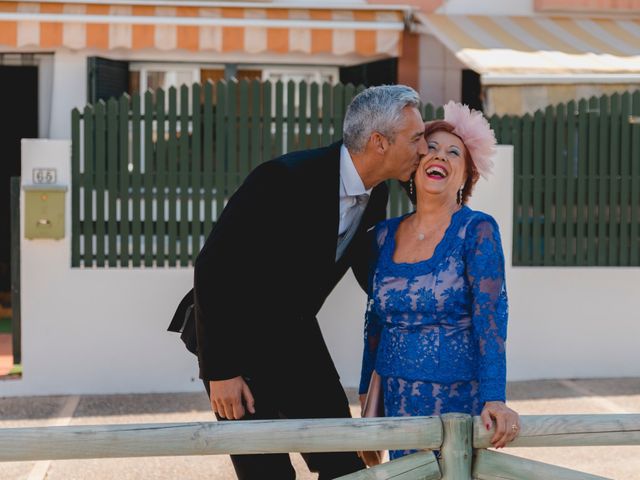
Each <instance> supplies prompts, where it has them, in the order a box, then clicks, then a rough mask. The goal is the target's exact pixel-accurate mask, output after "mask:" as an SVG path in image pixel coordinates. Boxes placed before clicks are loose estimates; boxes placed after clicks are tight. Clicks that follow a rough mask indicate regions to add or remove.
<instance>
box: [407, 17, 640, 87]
mask: <svg viewBox="0 0 640 480" xmlns="http://www.w3.org/2000/svg"><path fill="white" fill-rule="evenodd" d="M417 18H418V20H419V22H420V24H419V25H418V26H417V29H418V30H419V31H421V32H423V33H428V34H430V35H433V36H434V37H435V38H437V39H438V40H439V41H441V42H442V43H443V44H444V45H445V46H446V47H447V48H448V49H449V50H451V51H452V52H453V53H454V54H455V55H456V56H457V57H458V59H459V60H460V61H462V62H463V63H464V64H465V65H467V66H468V67H469V68H471V69H473V70H475V71H476V72H478V73H480V74H483V76H485V75H501V74H507V75H508V74H511V75H535V74H543V75H544V74H551V75H558V74H565V75H567V74H611V73H616V74H639V73H640V18H632V19H625V20H623V19H615V20H614V19H604V18H577V17H573V18H563V17H542V16H536V17H515V16H514V17H511V16H473V15H436V14H434V15H427V14H417ZM426 54H427V55H428V52H427V53H426Z"/></svg>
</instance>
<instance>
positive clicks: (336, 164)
mask: <svg viewBox="0 0 640 480" xmlns="http://www.w3.org/2000/svg"><path fill="white" fill-rule="evenodd" d="M340 145H341V143H334V144H333V145H330V146H329V147H328V150H329V151H328V154H327V156H326V157H325V158H323V159H321V160H320V164H319V165H318V169H317V178H314V179H313V180H312V181H313V182H314V183H315V185H316V188H315V189H313V191H315V192H316V194H315V198H310V199H309V201H310V202H313V203H316V202H317V203H316V204H317V205H318V215H317V221H318V225H317V232H318V235H319V237H320V242H319V244H318V246H319V251H318V252H316V253H315V254H314V255H317V257H318V261H319V264H320V265H322V266H326V267H325V268H328V267H332V266H333V264H335V256H336V245H337V240H338V222H339V217H340ZM325 272H326V270H325Z"/></svg>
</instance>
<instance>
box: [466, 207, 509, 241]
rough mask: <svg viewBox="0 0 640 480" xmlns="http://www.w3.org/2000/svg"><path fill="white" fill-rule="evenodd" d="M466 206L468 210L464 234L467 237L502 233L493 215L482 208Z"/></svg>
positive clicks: (490, 235)
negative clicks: (474, 208)
mask: <svg viewBox="0 0 640 480" xmlns="http://www.w3.org/2000/svg"><path fill="white" fill-rule="evenodd" d="M464 208H465V210H466V214H465V221H464V224H463V229H464V235H463V236H464V237H465V238H467V239H472V238H478V237H486V236H488V237H493V236H496V235H497V236H499V235H500V228H499V227H498V222H497V221H496V219H495V218H493V216H492V215H490V214H488V213H486V212H483V211H481V210H473V209H471V208H469V207H466V206H465V207H464Z"/></svg>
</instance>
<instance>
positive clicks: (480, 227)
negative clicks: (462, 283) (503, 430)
mask: <svg viewBox="0 0 640 480" xmlns="http://www.w3.org/2000/svg"><path fill="white" fill-rule="evenodd" d="M467 242H468V249H467V278H468V280H469V284H470V286H471V295H472V319H473V320H472V321H473V334H474V340H475V342H476V344H477V347H478V355H479V356H478V373H479V377H478V379H479V381H480V400H481V401H482V402H483V404H484V402H487V401H491V400H501V401H505V396H506V395H505V389H506V354H505V342H506V339H507V317H508V308H507V292H506V285H505V273H504V255H503V253H502V243H501V241H500V232H499V230H498V225H497V224H496V223H495V220H493V218H491V217H486V218H483V219H482V220H481V221H479V222H477V223H476V225H475V228H473V229H471V230H470V231H468V232H467Z"/></svg>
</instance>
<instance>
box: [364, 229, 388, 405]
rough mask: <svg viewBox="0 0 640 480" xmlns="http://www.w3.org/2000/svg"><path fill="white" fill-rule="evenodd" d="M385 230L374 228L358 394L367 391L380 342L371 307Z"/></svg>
mask: <svg viewBox="0 0 640 480" xmlns="http://www.w3.org/2000/svg"><path fill="white" fill-rule="evenodd" d="M386 231H387V228H386V227H384V228H380V226H378V227H376V231H375V234H374V245H373V248H372V252H373V254H372V255H371V262H370V265H369V282H368V288H367V293H368V296H367V310H366V312H365V315H364V351H363V355H362V372H361V374H360V387H359V393H361V394H363V393H367V390H368V389H369V381H370V380H371V374H372V373H373V370H374V368H375V364H376V354H377V352H378V343H379V341H380V333H381V331H382V323H381V321H380V317H379V316H378V315H377V314H376V312H375V309H374V307H373V303H374V282H373V280H374V276H375V271H376V268H377V263H378V256H379V252H380V249H381V246H382V243H383V242H384V238H385V237H386Z"/></svg>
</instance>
